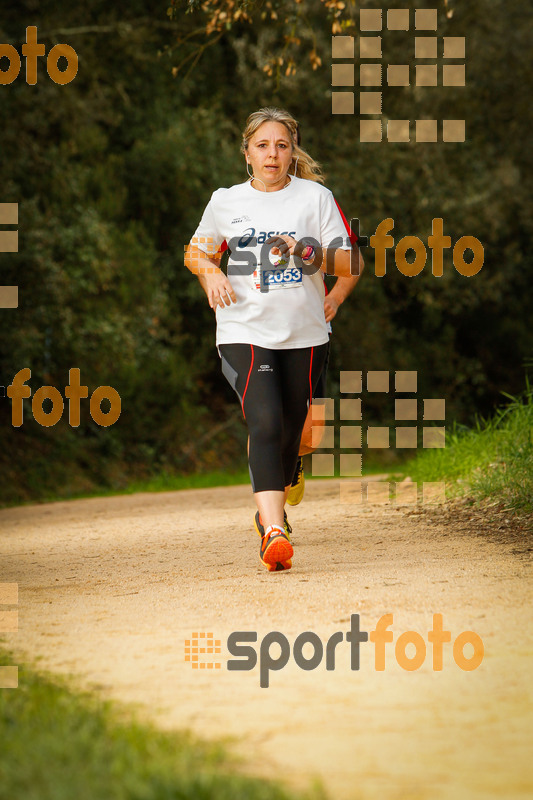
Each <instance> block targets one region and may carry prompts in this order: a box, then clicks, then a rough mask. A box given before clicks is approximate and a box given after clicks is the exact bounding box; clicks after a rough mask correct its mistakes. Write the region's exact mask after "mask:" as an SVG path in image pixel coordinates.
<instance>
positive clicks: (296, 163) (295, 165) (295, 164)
mask: <svg viewBox="0 0 533 800" xmlns="http://www.w3.org/2000/svg"><path fill="white" fill-rule="evenodd" d="M299 158H300V156H296V161H295V162H294V177H295V178H296V170H297V168H298V159H299Z"/></svg>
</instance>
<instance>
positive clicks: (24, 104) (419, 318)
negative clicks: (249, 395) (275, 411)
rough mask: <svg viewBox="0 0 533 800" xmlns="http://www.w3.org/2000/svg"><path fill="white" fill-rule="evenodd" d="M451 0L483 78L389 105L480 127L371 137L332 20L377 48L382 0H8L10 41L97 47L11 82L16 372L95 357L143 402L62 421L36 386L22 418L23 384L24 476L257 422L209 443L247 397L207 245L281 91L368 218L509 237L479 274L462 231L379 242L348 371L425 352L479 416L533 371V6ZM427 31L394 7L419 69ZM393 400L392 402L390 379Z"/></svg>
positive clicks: (433, 375) (415, 90) (339, 191)
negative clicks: (417, 266) (441, 254)
mask: <svg viewBox="0 0 533 800" xmlns="http://www.w3.org/2000/svg"><path fill="white" fill-rule="evenodd" d="M394 5H397V7H406V5H409V6H410V7H411V8H415V7H421V5H422V6H423V5H425V4H420V3H409V4H406V3H402V2H400V3H395V4H394ZM364 7H365V8H367V7H368V8H370V7H375V8H381V7H382V4H380V3H377V2H376V3H374V2H372V3H365V4H364ZM438 7H439V31H438V35H439V37H441V36H443V35H446V36H465V37H466V46H467V50H466V53H467V55H466V75H467V84H466V86H465V87H464V88H461V89H458V88H455V87H443V86H439V87H437V88H435V89H430V88H425V87H416V86H413V85H411V86H408V87H401V88H399V87H388V86H384V87H383V89H382V91H383V108H384V112H386V114H385V117H387V116H388V117H389V118H391V119H411V120H414V119H420V118H436V119H443V118H459V119H462V118H464V119H466V121H467V141H466V142H465V143H461V144H453V143H442V142H441V143H438V144H420V143H419V144H416V143H415V142H411V143H409V144H392V143H388V142H386V141H383V142H381V143H377V144H369V143H359V141H358V139H359V135H358V133H359V132H358V116H357V114H356V115H354V116H350V115H348V116H340V115H332V114H331V90H332V87H331V63H332V59H331V36H332V33H333V34H336V33H346V34H349V35H353V36H354V37H355V38H356V53H357V37H358V9H359V4H356V3H353V2H349V1H348V0H347V2H345V3H344V2H332V1H331V0H327V2H326V1H325V0H321V2H314V1H313V0H301V2H297V1H296V0H279V1H277V2H276V1H275V0H266V2H252V0H249V2H240V3H239V2H236V0H204V2H188V3H186V2H176V3H172V4H171V5H170V6H169V3H168V2H164V3H157V4H156V6H155V8H154V9H153V10H152V12H151V13H150V14H147V11H146V4H144V3H141V2H140V0H133V1H132V2H128V3H125V2H123V0H122V2H118V3H114V4H104V3H102V2H100V0H88V1H87V2H86V3H85V4H83V5H79V4H78V6H77V7H73V6H72V5H71V4H66V3H57V2H51V0H44V2H41V3H39V4H35V3H34V2H32V0H25V2H21V3H20V4H17V5H16V6H15V5H13V6H11V7H10V8H7V9H5V10H4V11H3V13H2V18H1V20H0V41H2V42H10V43H12V44H13V45H14V46H15V47H16V48H17V49H18V50H19V52H20V45H21V44H22V42H23V40H24V38H25V36H24V32H25V28H26V26H27V25H31V24H34V25H37V27H38V38H39V41H43V42H44V43H45V45H46V48H47V50H48V49H49V48H50V47H51V46H52V45H54V44H56V43H58V42H67V43H69V44H70V45H71V46H73V47H74V48H75V49H76V52H77V53H78V56H79V72H78V75H77V77H76V78H75V80H74V81H72V83H70V84H68V85H66V86H59V85H57V84H55V83H53V81H51V80H50V79H49V78H48V75H47V74H46V67H45V63H44V59H40V60H39V67H38V83H37V84H36V85H35V86H29V85H27V84H26V82H25V81H24V77H23V70H24V67H23V70H22V71H21V74H20V76H19V78H18V79H17V80H16V81H15V82H14V83H12V84H10V85H7V86H1V87H0V89H1V92H0V96H1V98H2V102H1V104H0V123H1V126H2V132H3V134H2V142H1V155H0V178H1V186H2V195H1V197H0V202H17V203H18V204H19V212H20V213H19V226H18V228H19V235H20V243H21V244H20V252H19V253H18V254H0V269H1V271H2V272H1V274H2V284H3V285H12V284H16V285H18V286H19V296H20V305H19V308H18V309H16V310H1V311H0V359H1V360H0V364H1V381H0V382H1V383H2V384H4V385H7V384H9V383H10V382H11V379H12V377H13V375H14V374H15V372H16V371H18V370H19V369H21V368H22V367H30V368H31V370H32V378H31V381H30V385H31V388H32V390H33V392H34V391H35V390H36V389H37V388H38V387H40V386H41V385H52V386H55V387H57V388H59V389H60V390H61V391H62V390H63V387H64V386H65V385H66V383H67V381H68V370H69V368H71V367H79V368H80V369H81V376H82V382H84V383H86V384H87V385H88V387H89V391H90V392H92V391H93V390H94V389H95V388H96V387H97V386H99V385H111V386H113V387H115V388H116V389H117V391H119V393H120V394H121V397H122V406H123V412H122V415H121V417H120V420H119V421H118V422H117V423H116V424H115V425H114V426H112V427H110V428H108V429H104V428H100V427H98V426H97V425H96V424H95V423H94V422H93V420H92V419H91V417H90V416H89V412H88V404H86V405H85V406H84V415H83V416H82V422H81V425H80V427H79V429H74V428H71V427H70V426H69V425H68V419H67V412H65V415H64V418H63V420H62V421H61V422H60V423H59V424H58V425H57V426H54V427H53V428H48V429H44V428H42V427H40V426H38V425H37V423H35V422H33V421H32V419H31V407H30V406H29V405H28V406H27V408H26V411H25V414H26V417H25V422H24V425H23V426H22V428H20V429H13V428H12V426H11V424H10V423H11V419H10V403H9V402H7V401H5V400H4V401H1V404H0V424H1V426H2V427H1V431H2V433H1V435H2V437H3V444H4V447H3V448H2V453H3V455H2V456H0V458H1V459H3V460H2V462H1V464H2V469H3V471H4V474H6V475H7V477H6V480H5V482H4V494H5V496H6V497H11V498H13V497H32V496H42V495H43V494H44V493H46V491H51V490H52V489H54V490H55V489H57V486H58V485H63V484H64V487H65V489H64V491H65V493H66V494H68V492H71V491H76V490H80V489H83V488H87V487H89V486H91V485H94V484H99V485H111V486H116V485H120V484H124V483H125V482H126V481H127V480H128V479H129V478H130V477H132V476H140V475H144V474H147V473H149V472H151V471H157V470H160V469H167V470H169V471H172V470H191V469H203V468H205V467H215V466H224V465H228V464H230V463H233V461H234V460H235V459H236V458H237V457H238V454H239V453H240V452H241V450H242V448H243V443H244V441H245V433H244V428H243V426H242V425H241V424H240V423H239V422H238V421H234V422H232V423H231V425H229V427H227V428H222V433H220V434H219V435H218V437H217V439H216V441H215V442H214V444H213V445H212V446H211V447H206V446H205V440H202V441H203V442H204V444H202V447H201V448H200V447H195V442H198V441H200V438H201V436H202V435H203V434H204V432H205V431H206V430H209V429H210V427H212V428H213V429H215V428H216V429H217V430H220V425H221V424H222V425H223V424H224V421H225V420H228V419H232V417H231V414H232V413H233V408H234V401H233V398H232V395H231V392H230V390H229V388H228V387H227V386H226V385H225V382H224V379H223V378H222V377H221V376H220V373H219V366H218V359H217V355H216V351H215V349H214V321H213V319H212V313H211V312H210V310H209V308H208V307H207V304H206V303H205V299H204V296H203V294H202V292H201V290H200V288H199V286H198V285H197V283H196V281H195V280H194V278H192V277H191V276H190V274H189V273H188V272H187V270H185V268H184V266H183V248H184V245H185V244H186V243H187V242H188V240H189V239H190V236H191V234H192V232H193V231H194V229H195V227H196V224H197V222H198V220H199V218H200V215H201V213H202V210H203V208H204V207H205V205H206V203H207V201H208V199H209V197H210V194H211V192H212V191H213V190H214V189H215V188H218V187H219V186H231V185H232V184H234V183H238V182H240V181H242V180H244V179H245V178H246V176H245V170H244V165H243V161H242V157H241V156H240V153H239V142H240V131H241V130H242V127H243V124H244V121H245V119H246V117H247V116H248V114H249V113H250V112H251V111H253V110H255V109H256V108H258V107H260V106H263V105H271V104H274V105H280V106H283V107H287V108H289V110H290V111H291V112H292V113H293V114H294V115H295V116H296V118H297V119H298V120H299V121H300V127H301V133H302V144H303V146H304V147H305V148H306V149H308V150H309V152H310V153H311V154H312V155H313V157H315V158H316V159H317V160H318V161H320V162H321V163H322V164H323V166H324V169H325V172H326V176H327V185H328V186H329V187H330V188H331V189H332V190H333V191H334V193H335V196H336V198H337V199H338V201H339V203H340V204H341V206H342V208H343V210H344V212H345V214H346V216H348V217H357V218H359V219H360V221H361V233H362V234H365V235H368V236H370V235H371V234H372V233H373V232H374V231H375V229H376V226H377V224H378V223H379V222H380V221H381V220H382V219H384V218H386V217H392V218H393V219H394V231H393V234H394V236H395V240H396V243H397V242H398V240H399V239H400V238H401V237H402V236H405V235H414V236H418V237H420V239H422V241H424V242H427V238H428V236H429V234H430V233H431V221H432V219H433V218H437V217H442V218H443V219H444V228H445V230H444V232H445V234H448V235H450V236H451V238H452V243H453V242H455V241H456V240H457V239H459V238H460V237H461V236H462V235H472V236H475V237H477V238H478V239H479V240H480V241H481V242H482V243H483V245H484V248H485V264H484V266H483V269H482V271H481V272H480V273H479V274H478V275H477V276H475V277H473V278H464V277H462V276H461V275H459V274H458V273H457V271H456V270H455V269H454V268H453V266H452V263H451V255H450V254H448V256H447V260H446V261H445V272H444V276H443V277H442V278H434V277H433V276H432V275H431V273H430V267H429V262H430V257H428V265H427V266H426V268H425V270H424V272H423V273H422V274H421V275H419V276H418V277H416V278H412V279H409V278H406V277H404V276H403V275H401V274H400V273H399V272H398V270H397V269H396V267H395V265H394V258H393V255H392V252H389V256H388V259H389V262H388V272H387V275H386V276H385V277H384V278H376V277H375V276H374V274H373V251H372V250H371V249H370V248H367V249H366V250H365V251H364V256H365V260H366V263H367V271H366V274H365V275H364V276H363V279H362V281H361V282H360V284H359V286H358V287H357V290H356V292H355V294H354V295H353V296H352V298H350V299H349V300H348V301H347V303H346V304H345V305H344V306H343V307H342V308H341V310H340V312H339V315H338V318H337V320H335V323H334V350H333V360H332V367H331V379H332V382H331V386H332V391H335V390H336V389H338V372H339V370H340V369H390V370H394V369H416V370H418V372H419V375H420V379H421V385H420V390H421V391H423V392H424V395H423V396H426V397H431V396H434V397H440V396H445V397H446V399H447V404H448V405H447V410H448V413H449V415H450V416H455V417H457V418H458V419H460V420H462V421H468V420H469V419H471V418H472V416H473V415H474V413H475V412H481V413H483V414H487V413H489V411H490V409H491V408H492V407H493V405H494V404H495V403H496V402H497V401H498V399H499V396H500V392H501V391H503V390H505V391H508V392H511V393H517V392H519V391H520V390H521V388H522V385H523V362H524V360H525V358H526V357H527V356H528V355H530V354H531V352H532V350H533V334H532V329H531V325H530V321H529V320H530V310H531V306H532V289H531V286H532V281H531V277H532V269H531V255H530V253H529V247H528V245H529V241H530V239H531V235H532V233H533V231H532V227H533V221H532V220H533V216H532V214H531V200H530V196H529V195H530V190H529V179H530V176H531V166H532V163H531V161H532V154H531V150H530V149H529V148H528V147H527V146H526V142H527V136H528V134H529V131H530V130H531V126H532V122H533V121H532V119H531V116H532V113H531V105H530V103H529V100H528V98H529V97H531V94H532V91H531V90H532V86H531V84H532V81H533V64H532V58H533V57H532V50H531V47H530V41H531V37H532V34H533V19H532V14H531V10H530V9H528V8H527V6H526V4H524V3H523V2H520V0H506V1H505V2H504V0H492V1H491V2H489V0H473V2H471V3H468V4H465V3H457V2H454V1H453V0H448V2H447V3H439V4H438ZM412 35H413V32H412V31H411V32H410V34H409V36H411V39H409V40H408V39H407V38H406V36H407V34H401V33H398V32H393V31H385V30H384V31H383V32H382V37H383V50H384V53H386V58H384V62H383V63H384V64H386V63H387V62H388V63H396V64H402V63H409V64H410V66H411V69H412V70H414V65H415V60H414V53H413V52H412V51H413V50H414V48H413V47H412ZM438 63H439V64H441V63H442V60H440V61H439V62H438ZM355 64H356V65H357V64H358V60H357V58H356V59H355ZM354 91H355V94H356V98H357V86H356V87H355V89H354ZM369 414H371V415H374V418H375V419H382V418H383V415H384V414H385V401H384V400H383V399H379V398H378V399H376V401H375V402H374V404H373V405H371V406H370V407H369Z"/></svg>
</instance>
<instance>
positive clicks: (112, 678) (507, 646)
mask: <svg viewBox="0 0 533 800" xmlns="http://www.w3.org/2000/svg"><path fill="white" fill-rule="evenodd" d="M252 514H253V511H252V498H251V495H250V489H249V488H248V487H231V488H220V489H214V490H203V489H202V490H192V491H182V492H169V493H165V494H138V495H135V496H131V497H116V498H105V499H91V500H80V501H72V502H64V503H54V504H51V505H43V506H32V507H25V508H17V509H7V510H3V511H0V529H1V536H0V582H17V583H18V584H19V618H20V621H19V632H18V633H11V634H6V635H5V636H4V639H5V641H6V642H7V644H8V645H9V646H10V647H12V648H15V651H16V652H17V655H18V656H19V657H20V658H21V659H22V658H23V657H24V656H25V655H27V656H29V657H31V658H35V657H37V656H38V657H40V658H41V661H40V663H41V664H42V666H43V667H46V668H49V669H51V670H53V671H55V672H58V673H73V674H75V675H78V676H81V678H82V681H83V683H84V685H86V686H91V687H95V688H98V689H99V690H101V691H103V692H104V693H105V694H106V695H108V696H111V697H114V698H118V699H119V700H122V701H133V702H135V703H139V704H141V706H142V708H143V710H144V711H145V713H146V714H147V715H148V716H149V717H150V718H151V719H152V720H155V721H156V722H157V724H159V725H160V726H162V727H165V728H172V727H179V728H181V727H190V728H191V729H193V730H194V731H195V732H197V733H199V734H201V735H203V736H207V737H220V736H223V737H231V739H232V747H233V749H234V751H235V752H237V753H239V754H241V755H244V756H245V757H246V759H247V763H248V764H249V768H250V770H251V771H252V772H255V773H263V774H266V775H270V776H278V777H281V778H285V779H287V780H289V781H290V782H292V783H293V784H294V785H296V786H299V787H305V786H308V785H309V783H310V781H311V780H312V779H313V778H314V777H319V778H320V779H321V780H322V781H323V783H324V786H325V787H326V789H327V790H329V792H330V795H331V797H332V798H339V800H345V799H347V798H354V799H355V798H362V799H364V800H374V799H376V800H377V799H378V798H379V800H400V798H403V799H404V800H407V799H408V800H426V799H427V800H441V799H442V798H450V799H451V798H453V799H454V800H460V799H461V798H468V800H474V799H476V800H477V799H478V798H479V800H487V798H493V797H498V798H506V800H512V798H526V797H531V796H532V793H533V778H532V771H531V765H532V758H531V738H532V737H531V734H532V725H531V723H532V715H531V704H530V686H531V677H532V674H531V633H532V629H533V624H532V620H531V580H530V569H529V567H530V563H529V556H530V555H531V553H530V551H528V548H529V550H530V549H531V548H530V540H529V543H528V539H527V534H523V535H522V537H520V536H515V537H514V538H513V537H506V538H505V539H504V540H503V541H502V540H501V538H500V539H499V538H498V536H497V535H495V534H492V533H490V532H489V531H487V529H484V528H483V527H482V526H481V527H480V526H479V525H478V524H474V523H470V525H465V523H464V520H463V522H461V521H460V520H459V521H456V520H455V521H454V520H452V521H450V518H449V515H448V516H447V515H446V514H444V513H443V514H442V515H439V514H434V515H433V516H432V517H428V516H427V515H412V514H411V513H409V511H408V509H407V508H403V509H402V508H400V509H394V508H392V507H390V506H381V507H380V506H367V507H361V506H356V505H341V504H340V503H339V499H338V484H337V483H336V482H333V481H313V482H310V483H308V487H307V491H306V497H305V500H304V502H303V503H302V504H301V505H300V506H298V507H297V508H295V509H294V510H292V512H291V514H290V520H291V522H292V523H293V527H294V543H295V551H296V555H295V559H294V568H293V570H292V571H291V572H290V573H282V574H268V573H267V572H266V571H265V570H264V568H263V567H262V566H261V565H260V563H259V560H258V552H257V551H258V542H259V539H258V537H257V536H256V534H254V533H252V531H251V526H250V521H251V517H252ZM386 613H392V614H393V615H394V623H393V625H392V631H393V632H394V643H393V644H387V645H386V668H385V671H383V672H377V671H376V670H375V669H374V645H373V644H371V643H370V642H368V643H364V644H363V645H362V646H361V667H360V670H359V671H352V670H351V669H350V646H349V644H348V643H347V642H346V641H343V642H342V643H341V644H339V645H338V646H337V652H336V655H337V658H336V669H335V671H326V670H325V663H324V662H322V664H321V665H320V666H318V668H317V669H315V670H314V671H307V672H304V671H303V670H301V669H299V668H298V667H297V666H296V665H295V663H294V661H293V660H292V658H291V661H290V663H289V664H288V665H287V667H285V669H284V670H283V671H281V672H274V673H272V674H271V683H270V687H269V688H268V689H261V688H260V687H259V671H258V668H255V669H254V670H252V671H247V672H229V671H228V670H227V669H226V666H225V662H226V660H227V658H228V657H230V656H229V654H228V652H227V650H226V640H227V636H228V635H229V633H230V632H232V631H257V632H258V636H259V642H260V641H261V639H262V638H263V637H264V636H265V634H267V633H268V632H269V631H276V630H277V631H281V632H282V633H284V634H285V635H286V636H287V638H288V639H289V641H290V642H291V644H292V642H293V641H294V639H295V637H296V636H297V635H298V634H299V633H301V632H303V631H315V632H316V633H317V634H318V635H319V636H320V638H321V639H322V641H323V642H324V643H325V642H326V641H327V639H328V638H329V637H330V636H331V634H333V633H334V632H335V631H343V632H346V631H348V629H349V626H350V615H351V614H359V615H360V621H361V628H362V629H363V630H366V631H371V630H373V628H374V627H375V625H376V623H377V621H378V620H379V618H380V617H381V616H382V615H383V614H386ZM433 613H440V614H442V615H443V617H444V626H445V628H447V629H448V630H450V631H451V634H452V642H453V640H454V639H455V638H456V637H457V635H458V634H459V633H461V632H462V631H464V630H472V631H475V632H477V633H478V634H479V636H481V638H482V640H483V643H484V647H485V657H484V660H483V663H482V664H481V666H480V667H479V668H478V669H476V670H474V671H470V672H466V671H463V670H462V669H460V668H459V667H458V666H457V665H456V664H455V662H454V660H453V655H452V646H451V645H450V644H448V645H445V650H444V667H443V670H442V671H440V672H435V671H433V669H432V656H431V647H430V645H429V644H428V650H427V656H426V660H425V662H424V664H423V665H422V666H421V667H420V669H418V670H417V671H411V672H409V671H406V670H404V669H402V668H401V667H400V666H399V665H398V664H397V662H396V658H395V643H396V640H397V638H398V636H399V635H400V634H401V633H402V632H403V631H408V630H411V631H417V632H418V633H420V634H421V636H422V637H423V638H424V640H425V642H426V643H427V632H428V630H430V628H431V627H432V619H433V616H432V615H433ZM205 631H207V632H211V631H212V632H213V633H214V634H215V636H216V637H217V638H219V639H221V640H222V650H223V652H222V659H223V665H222V668H221V669H216V670H215V669H209V668H204V669H196V670H194V669H192V668H191V664H190V663H188V662H185V660H184V641H185V640H186V639H190V637H191V634H192V633H193V632H205ZM256 647H258V645H256ZM307 648H310V645H308V646H307ZM307 648H306V649H305V650H304V654H305V656H306V657H309V656H310V655H311V650H310V649H309V650H308V649H307ZM411 648H412V646H411ZM274 651H275V648H274V647H273V649H272V653H273V655H274V654H275V652H274ZM277 652H278V651H276V653H277ZM407 653H408V655H411V654H412V652H411V650H409V649H408V651H407ZM470 653H471V649H469V646H467V647H466V648H465V656H467V655H470Z"/></svg>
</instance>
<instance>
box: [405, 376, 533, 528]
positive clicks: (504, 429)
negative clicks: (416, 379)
mask: <svg viewBox="0 0 533 800" xmlns="http://www.w3.org/2000/svg"><path fill="white" fill-rule="evenodd" d="M505 396H506V397H507V398H508V400H509V402H508V403H507V405H505V406H504V407H502V408H501V409H499V410H498V412H497V413H496V414H495V416H494V417H493V418H492V419H488V420H485V419H478V420H477V422H476V425H475V427H474V428H472V429H466V428H463V427H459V426H456V427H455V428H454V429H453V430H452V431H451V433H449V434H447V437H446V447H445V448H444V449H435V450H424V451H421V452H420V454H419V455H418V456H417V457H416V458H415V459H414V461H412V462H411V463H410V464H409V465H408V469H407V474H409V476H410V477H411V478H412V479H413V480H414V481H446V483H447V486H446V489H447V494H448V496H452V497H454V496H455V497H456V496H463V495H470V496H472V497H473V498H474V499H475V500H487V499H490V500H492V501H493V502H494V503H497V504H499V505H501V507H502V508H503V509H506V510H509V511H512V512H515V513H517V514H529V513H531V512H532V511H533V391H532V389H531V387H530V385H529V383H527V388H526V390H525V392H524V393H523V394H522V395H521V396H519V397H511V396H510V395H505Z"/></svg>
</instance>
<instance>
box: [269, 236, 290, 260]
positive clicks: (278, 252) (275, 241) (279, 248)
mask: <svg viewBox="0 0 533 800" xmlns="http://www.w3.org/2000/svg"><path fill="white" fill-rule="evenodd" d="M265 244H269V245H272V248H271V250H270V252H271V253H272V255H273V256H282V257H290V256H292V255H293V253H294V248H295V247H296V245H297V244H298V242H297V240H296V239H293V238H292V236H287V235H285V234H280V235H277V236H271V237H270V239H267V240H266V242H265Z"/></svg>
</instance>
